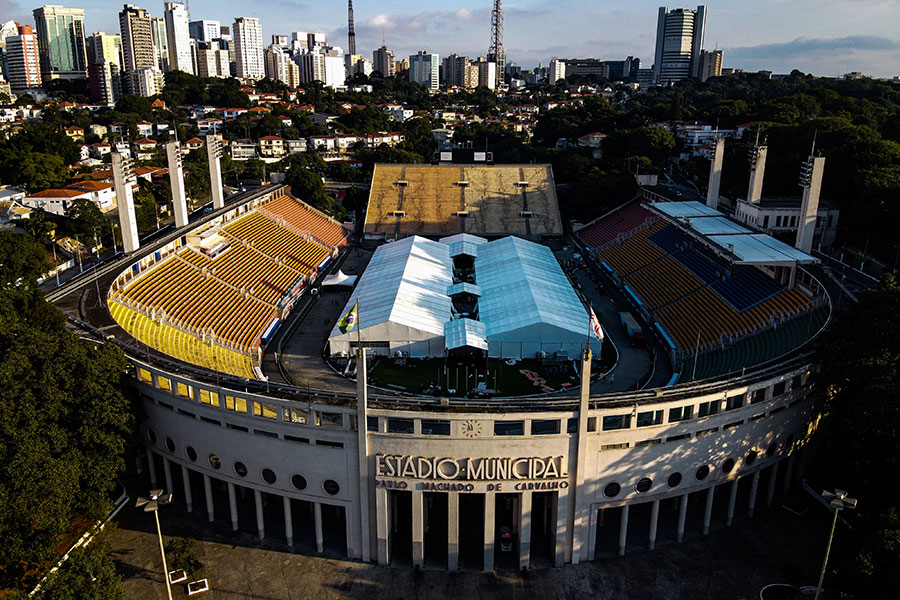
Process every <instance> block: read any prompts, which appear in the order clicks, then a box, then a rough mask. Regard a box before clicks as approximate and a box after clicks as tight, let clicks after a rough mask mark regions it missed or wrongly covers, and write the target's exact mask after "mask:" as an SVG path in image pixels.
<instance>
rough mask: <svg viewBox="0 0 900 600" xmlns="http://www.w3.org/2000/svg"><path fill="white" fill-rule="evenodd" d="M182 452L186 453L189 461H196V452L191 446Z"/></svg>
mask: <svg viewBox="0 0 900 600" xmlns="http://www.w3.org/2000/svg"><path fill="white" fill-rule="evenodd" d="M184 451H185V452H186V453H187V457H188V458H189V459H191V462H194V461H195V460H197V451H196V450H194V449H193V448H192V447H191V446H188V447H187V448H185V449H184Z"/></svg>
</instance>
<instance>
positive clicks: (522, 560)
mask: <svg viewBox="0 0 900 600" xmlns="http://www.w3.org/2000/svg"><path fill="white" fill-rule="evenodd" d="M530 564H531V492H522V502H521V505H520V510H519V569H520V570H524V569H528V567H529V566H530Z"/></svg>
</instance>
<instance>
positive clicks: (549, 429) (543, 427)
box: [531, 419, 559, 435]
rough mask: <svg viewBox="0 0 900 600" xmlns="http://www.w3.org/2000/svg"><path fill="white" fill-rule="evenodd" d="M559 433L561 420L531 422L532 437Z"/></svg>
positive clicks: (536, 420)
mask: <svg viewBox="0 0 900 600" xmlns="http://www.w3.org/2000/svg"><path fill="white" fill-rule="evenodd" d="M557 433H559V419H535V420H533V421H532V422H531V435H555V434H557Z"/></svg>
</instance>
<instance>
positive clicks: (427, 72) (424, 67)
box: [409, 50, 441, 91]
mask: <svg viewBox="0 0 900 600" xmlns="http://www.w3.org/2000/svg"><path fill="white" fill-rule="evenodd" d="M440 65H441V57H440V55H438V54H432V53H431V52H429V51H427V50H419V52H418V53H416V54H410V56H409V80H410V81H411V82H413V83H418V84H419V85H421V86H422V87H424V88H426V89H429V90H433V91H437V90H438V89H439V87H440V81H439V76H440V72H441V69H440Z"/></svg>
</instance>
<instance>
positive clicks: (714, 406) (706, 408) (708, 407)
mask: <svg viewBox="0 0 900 600" xmlns="http://www.w3.org/2000/svg"><path fill="white" fill-rule="evenodd" d="M721 403H722V401H721V400H710V401H709V402H701V403H700V405H699V406H698V407H697V417H698V418H701V419H702V418H703V417H706V416H709V415H714V414H716V413H717V412H719V405H720V404H721Z"/></svg>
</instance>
